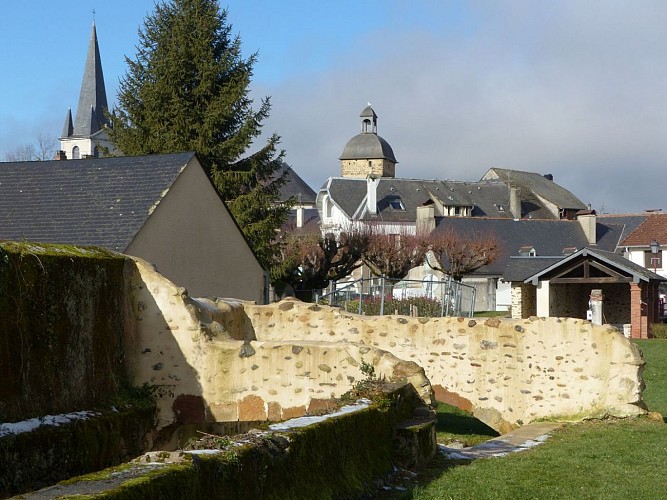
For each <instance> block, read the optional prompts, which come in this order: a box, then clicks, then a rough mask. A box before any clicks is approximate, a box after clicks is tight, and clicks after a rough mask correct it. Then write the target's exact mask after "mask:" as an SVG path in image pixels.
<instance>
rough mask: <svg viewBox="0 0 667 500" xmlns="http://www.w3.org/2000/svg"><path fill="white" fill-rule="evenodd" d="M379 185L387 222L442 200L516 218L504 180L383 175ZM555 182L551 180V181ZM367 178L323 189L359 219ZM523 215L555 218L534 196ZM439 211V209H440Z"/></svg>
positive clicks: (480, 213)
mask: <svg viewBox="0 0 667 500" xmlns="http://www.w3.org/2000/svg"><path fill="white" fill-rule="evenodd" d="M379 181H380V182H379V183H378V187H377V200H378V211H379V212H378V216H377V217H378V219H380V220H383V221H402V222H414V221H415V219H416V213H417V207H418V206H421V205H423V204H425V203H428V202H429V201H439V202H440V203H442V204H443V205H445V206H449V207H457V206H458V207H470V208H471V209H472V210H471V214H472V216H473V217H493V218H506V219H512V218H513V215H512V213H511V212H510V208H509V190H508V188H507V185H506V184H505V183H504V182H502V181H498V180H496V181H479V182H464V181H449V180H444V181H443V180H424V179H401V178H390V177H382V178H380V179H379ZM549 182H551V181H549ZM366 190H367V187H366V180H365V179H354V178H345V177H331V178H329V179H328V180H327V182H326V183H325V185H324V186H323V187H322V189H321V190H320V191H321V192H322V193H324V192H326V191H328V192H329V194H330V195H331V198H332V200H333V201H334V202H335V203H336V204H337V205H338V206H339V207H340V208H341V209H342V210H343V211H344V212H345V213H346V214H347V215H348V217H350V218H352V217H354V218H355V219H360V218H367V217H369V216H368V214H366V213H365V211H364V210H365V207H364V205H365V199H366ZM396 199H400V200H401V202H402V203H403V206H404V207H405V211H401V212H398V211H396V210H393V209H392V208H391V205H390V203H389V202H390V201H392V200H396ZM522 211H523V215H524V217H526V218H533V219H553V218H554V215H553V214H552V212H551V211H550V210H548V209H547V208H546V207H545V206H544V204H543V203H542V202H541V201H540V200H538V199H537V198H534V199H533V200H532V201H531V200H529V199H524V200H523V202H522ZM436 213H437V212H436Z"/></svg>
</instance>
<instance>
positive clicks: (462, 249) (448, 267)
mask: <svg viewBox="0 0 667 500" xmlns="http://www.w3.org/2000/svg"><path fill="white" fill-rule="evenodd" d="M498 251H499V242H498V238H497V237H496V236H495V235H494V234H481V233H471V234H469V235H461V234H458V233H456V232H455V231H454V230H453V229H452V228H444V229H441V230H438V231H436V232H434V233H431V235H430V236H429V252H428V256H427V259H426V261H427V263H428V264H429V265H430V266H431V267H432V268H433V269H435V270H437V271H442V272H443V273H446V274H449V275H451V277H452V278H453V279H454V280H456V281H461V280H462V279H463V276H464V275H466V274H468V273H471V272H473V271H475V270H477V269H479V268H480V267H482V266H485V265H487V264H490V263H491V262H493V261H494V260H496V258H497V257H498Z"/></svg>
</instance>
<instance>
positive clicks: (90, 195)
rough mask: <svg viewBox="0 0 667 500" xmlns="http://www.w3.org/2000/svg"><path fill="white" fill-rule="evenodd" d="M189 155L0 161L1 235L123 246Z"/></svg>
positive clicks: (34, 239) (150, 210) (172, 180)
mask: <svg viewBox="0 0 667 500" xmlns="http://www.w3.org/2000/svg"><path fill="white" fill-rule="evenodd" d="M193 158H194V153H178V154H170V155H151V156H140V157H119V158H99V159H87V160H64V161H55V160H54V161H43V162H7V163H0V239H3V240H19V241H20V240H24V239H25V240H30V241H35V242H44V243H67V244H77V245H95V246H101V247H105V248H108V249H111V250H115V251H120V252H122V251H124V250H125V249H126V248H127V246H128V245H129V244H130V242H131V241H132V238H134V236H135V235H136V234H137V232H138V231H139V230H140V229H141V227H142V226H143V224H144V223H145V222H146V220H147V219H148V217H149V216H150V214H151V213H152V212H153V210H154V209H155V207H156V206H157V204H158V203H160V201H161V200H162V198H164V196H165V195H166V194H167V192H168V191H169V189H170V188H171V186H172V185H173V183H174V181H175V180H176V178H177V177H178V176H179V174H180V173H181V171H182V170H183V169H184V168H185V167H186V166H187V164H188V163H189V162H190V161H191V160H192V159H193Z"/></svg>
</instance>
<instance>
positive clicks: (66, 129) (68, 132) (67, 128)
mask: <svg viewBox="0 0 667 500" xmlns="http://www.w3.org/2000/svg"><path fill="white" fill-rule="evenodd" d="M73 133H74V124H73V123H72V109H71V108H70V109H68V110H67V116H66V117H65V124H64V125H63V133H62V134H61V136H60V137H71V136H72V134H73Z"/></svg>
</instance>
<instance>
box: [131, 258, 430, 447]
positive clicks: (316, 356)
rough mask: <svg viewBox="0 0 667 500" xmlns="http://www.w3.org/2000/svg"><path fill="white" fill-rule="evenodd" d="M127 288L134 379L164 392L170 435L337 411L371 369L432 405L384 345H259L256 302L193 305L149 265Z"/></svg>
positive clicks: (161, 424)
mask: <svg viewBox="0 0 667 500" xmlns="http://www.w3.org/2000/svg"><path fill="white" fill-rule="evenodd" d="M126 284H127V286H128V287H129V291H128V296H129V297H130V298H131V304H132V307H133V312H134V314H133V315H132V321H131V322H130V323H129V324H128V325H127V328H126V329H125V331H126V338H125V342H124V343H125V346H126V349H125V352H126V364H127V367H128V373H129V377H130V380H131V381H132V383H133V384H134V385H136V386H141V385H143V384H148V385H150V386H153V387H155V388H156V389H157V395H158V406H159V410H160V411H159V421H158V429H163V431H164V433H166V434H168V433H169V432H170V431H171V430H173V429H174V428H175V427H177V426H178V425H181V424H193V423H206V422H216V421H237V420H248V421H257V420H267V419H268V420H283V419H286V418H290V417H295V416H300V415H304V414H306V413H313V412H315V411H318V410H320V409H323V408H327V406H328V405H330V403H331V400H332V399H333V398H337V397H339V396H341V395H342V394H343V393H345V392H347V391H349V390H350V388H351V387H352V385H353V384H354V383H355V382H357V381H359V380H362V379H364V378H365V377H366V376H367V375H366V374H365V373H364V372H363V371H362V366H363V364H364V363H367V364H368V365H369V366H372V367H373V370H374V372H375V374H376V375H378V376H381V377H384V378H385V379H386V380H388V381H404V380H405V381H409V382H411V383H412V384H413V385H414V386H415V387H416V388H417V389H418V390H419V391H420V394H421V395H422V397H423V398H424V399H425V401H426V402H427V403H428V402H430V400H431V393H432V390H431V386H430V384H429V382H428V379H427V378H426V376H425V375H424V370H423V368H421V367H420V366H418V365H417V364H416V363H415V362H413V361H403V360H401V359H398V358H397V357H396V356H395V355H393V354H391V353H390V352H387V351H385V350H383V349H381V348H379V347H376V346H371V345H364V344H360V345H358V344H355V343H352V342H339V341H332V340H330V339H317V342H311V341H309V340H308V339H306V338H303V337H299V336H298V335H296V336H292V337H285V338H282V339H278V338H276V339H262V338H260V340H254V339H255V338H256V337H255V336H254V335H253V329H252V324H251V323H250V321H249V319H248V316H247V315H246V313H245V309H244V307H245V306H246V305H247V306H250V304H243V303H241V302H239V301H234V300H217V301H215V302H213V301H211V300H207V299H193V298H191V297H189V296H188V295H187V292H186V291H185V290H184V289H183V288H179V287H177V286H176V285H174V284H173V283H171V282H170V281H169V280H167V279H166V278H164V277H163V276H162V275H160V274H159V273H157V272H156V271H155V269H154V268H153V266H151V265H150V264H148V263H146V262H143V261H140V260H137V261H136V266H134V267H132V268H128V276H127V277H126ZM336 340H338V339H336ZM162 438H164V439H168V436H161V437H160V439H162Z"/></svg>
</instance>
